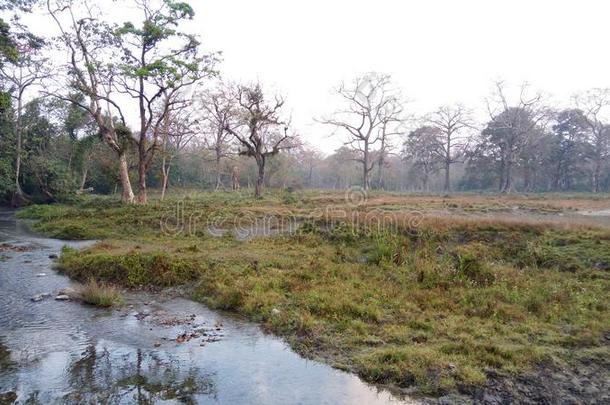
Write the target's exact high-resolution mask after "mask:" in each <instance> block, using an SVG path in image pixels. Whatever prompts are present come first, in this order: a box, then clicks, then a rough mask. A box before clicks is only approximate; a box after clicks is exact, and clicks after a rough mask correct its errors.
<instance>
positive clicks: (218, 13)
mask: <svg viewBox="0 0 610 405" xmlns="http://www.w3.org/2000/svg"><path fill="white" fill-rule="evenodd" d="M96 3H97V4H98V5H101V4H114V3H110V1H109V0H104V1H103V2H102V1H98V2H96ZM190 3H191V4H192V5H193V7H194V8H195V11H196V16H195V20H194V21H193V22H192V23H190V24H188V25H187V26H185V27H181V28H184V29H185V30H187V31H191V32H194V33H197V34H199V35H200V37H201V40H202V43H203V46H204V48H205V49H206V50H207V51H221V52H222V55H223V56H222V58H223V62H222V63H221V64H220V66H219V70H220V72H221V74H222V76H223V77H224V78H226V79H230V80H233V81H245V82H250V81H256V80H258V81H260V82H262V83H263V85H264V86H265V87H267V88H268V89H270V90H271V91H275V92H279V93H281V94H283V95H284V96H285V97H286V99H287V109H288V113H289V114H290V115H291V116H292V124H293V127H294V129H295V130H296V131H297V132H298V133H300V134H301V135H302V136H303V138H304V139H305V140H306V141H307V142H308V143H310V144H311V145H313V146H316V147H317V148H319V149H321V150H322V151H323V152H324V153H325V154H330V153H332V152H333V150H334V149H336V148H337V147H339V146H341V144H342V143H343V141H344V140H345V138H344V137H342V136H341V133H338V134H336V135H334V136H331V135H332V132H333V129H332V128H331V127H328V126H324V125H321V124H319V123H316V122H315V118H322V117H324V116H329V115H330V114H331V113H332V112H333V111H334V110H336V109H337V108H338V107H339V106H340V104H338V101H339V100H338V99H337V97H336V96H335V95H333V88H336V87H337V86H338V85H339V84H340V83H341V82H342V81H350V80H352V79H354V78H355V77H356V76H359V75H362V74H364V73H366V72H369V71H376V72H379V73H384V74H390V75H391V76H392V80H393V83H394V86H395V87H397V88H399V89H401V91H402V93H403V94H404V96H405V97H406V98H408V99H409V100H410V102H409V103H408V104H407V110H408V111H409V112H410V113H412V114H415V115H422V114H425V113H427V112H430V111H432V110H434V109H435V108H437V107H439V106H441V105H444V104H451V103H457V102H460V103H462V104H464V105H466V106H467V107H470V108H472V109H474V110H475V112H478V114H477V116H479V117H480V118H481V119H483V118H485V113H484V111H485V103H484V100H485V98H486V97H488V96H489V95H490V93H491V91H492V88H493V82H494V80H498V79H502V80H505V81H506V82H507V83H508V84H509V85H514V86H515V88H516V87H517V86H518V85H519V84H520V83H521V82H523V81H527V82H529V83H530V84H531V86H532V88H533V89H538V90H541V91H543V92H545V93H548V94H549V95H551V96H552V99H551V100H552V101H553V103H554V105H559V106H566V105H568V104H569V102H570V96H571V95H572V94H574V93H575V92H578V91H582V90H586V89H588V88H592V87H610V52H609V47H608V40H609V38H610V35H609V33H610V27H609V26H608V17H609V16H610V1H607V0H579V1H565V0H554V1H551V0H529V1H525V0H512V1H500V0H486V1H483V0H453V1H452V0H425V1H424V0H402V1H399V0H375V1H373V0H351V1H348V0H326V1H321V0H308V1H286V0H283V1H282V0H192V1H190ZM112 7H116V6H114V5H113V6H112ZM110 10H112V14H113V18H116V19H118V20H120V19H121V18H123V19H125V20H128V19H130V20H137V14H134V13H132V11H130V10H129V9H128V8H121V9H120V12H119V13H116V12H115V10H114V8H110ZM35 18H36V21H38V22H39V23H38V24H37V25H38V28H39V29H51V28H45V27H51V26H52V24H51V25H49V24H50V21H49V20H48V17H47V18H42V17H40V18H39V17H35ZM45 21H46V22H45Z"/></svg>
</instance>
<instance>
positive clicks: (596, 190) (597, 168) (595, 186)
mask: <svg viewBox="0 0 610 405" xmlns="http://www.w3.org/2000/svg"><path fill="white" fill-rule="evenodd" d="M601 173H602V159H601V157H600V156H596V158H595V169H594V171H593V192H594V193H599V182H600V181H599V180H600V177H601Z"/></svg>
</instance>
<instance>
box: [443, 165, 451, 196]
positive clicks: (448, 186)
mask: <svg viewBox="0 0 610 405" xmlns="http://www.w3.org/2000/svg"><path fill="white" fill-rule="evenodd" d="M450 170H451V163H450V162H449V161H448V160H445V187H444V189H445V193H448V192H450V191H451V183H450V182H451V179H450Z"/></svg>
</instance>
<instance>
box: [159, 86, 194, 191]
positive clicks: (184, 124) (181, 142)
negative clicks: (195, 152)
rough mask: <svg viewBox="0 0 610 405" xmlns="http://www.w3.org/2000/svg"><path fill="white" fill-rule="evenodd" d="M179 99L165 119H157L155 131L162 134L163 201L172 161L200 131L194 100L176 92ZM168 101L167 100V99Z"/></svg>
mask: <svg viewBox="0 0 610 405" xmlns="http://www.w3.org/2000/svg"><path fill="white" fill-rule="evenodd" d="M173 97H175V98H176V99H177V100H175V101H174V102H172V103H171V105H172V107H171V108H170V110H168V111H167V113H166V114H165V117H164V118H163V121H161V122H159V121H157V124H156V125H157V126H158V127H160V128H156V129H155V131H156V132H157V133H161V134H162V146H161V201H163V200H164V199H165V193H166V192H167V187H168V186H169V175H170V170H171V168H172V161H173V160H174V158H175V157H176V156H177V155H178V154H179V153H181V152H182V150H183V149H184V148H186V146H187V145H189V143H190V142H191V141H192V140H193V138H195V136H196V135H197V134H198V133H199V132H200V123H199V120H198V119H197V118H196V117H195V114H194V111H193V108H192V102H191V101H190V100H185V99H184V98H182V97H180V94H179V93H176V94H174V96H173ZM166 103H167V101H166Z"/></svg>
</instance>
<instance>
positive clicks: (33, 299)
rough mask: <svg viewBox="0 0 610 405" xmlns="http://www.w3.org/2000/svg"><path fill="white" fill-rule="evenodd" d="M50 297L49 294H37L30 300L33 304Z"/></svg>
mask: <svg viewBox="0 0 610 405" xmlns="http://www.w3.org/2000/svg"><path fill="white" fill-rule="evenodd" d="M50 296H51V294H47V293H44V294H37V295H35V296H33V297H32V298H30V300H32V301H33V302H40V301H42V300H44V299H45V298H49V297H50Z"/></svg>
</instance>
